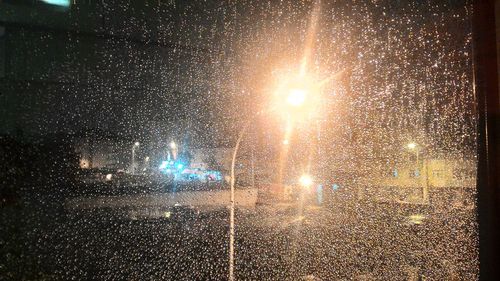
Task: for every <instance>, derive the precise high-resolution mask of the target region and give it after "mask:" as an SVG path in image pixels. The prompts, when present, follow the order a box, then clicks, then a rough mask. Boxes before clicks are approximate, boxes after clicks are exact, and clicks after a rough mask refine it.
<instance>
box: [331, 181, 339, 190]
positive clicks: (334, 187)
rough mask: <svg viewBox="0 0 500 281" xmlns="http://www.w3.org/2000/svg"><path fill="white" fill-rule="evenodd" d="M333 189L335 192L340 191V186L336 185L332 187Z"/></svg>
mask: <svg viewBox="0 0 500 281" xmlns="http://www.w3.org/2000/svg"><path fill="white" fill-rule="evenodd" d="M332 189H333V191H335V190H338V189H339V185H338V184H336V183H334V184H333V185H332Z"/></svg>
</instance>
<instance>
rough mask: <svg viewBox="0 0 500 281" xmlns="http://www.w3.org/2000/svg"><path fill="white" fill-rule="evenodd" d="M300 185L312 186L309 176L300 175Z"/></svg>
mask: <svg viewBox="0 0 500 281" xmlns="http://www.w3.org/2000/svg"><path fill="white" fill-rule="evenodd" d="M299 183H300V185H302V186H303V187H310V186H311V185H312V184H313V179H312V177H311V176H310V175H307V174H305V175H302V176H301V177H300V179H299Z"/></svg>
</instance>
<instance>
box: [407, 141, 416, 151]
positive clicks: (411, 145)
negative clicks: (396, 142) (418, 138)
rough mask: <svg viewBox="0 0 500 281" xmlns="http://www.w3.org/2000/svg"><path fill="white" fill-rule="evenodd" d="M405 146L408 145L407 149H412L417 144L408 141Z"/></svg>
mask: <svg viewBox="0 0 500 281" xmlns="http://www.w3.org/2000/svg"><path fill="white" fill-rule="evenodd" d="M406 147H408V149H411V150H413V149H415V148H417V144H416V143H414V142H410V143H409V144H408V145H407V146H406Z"/></svg>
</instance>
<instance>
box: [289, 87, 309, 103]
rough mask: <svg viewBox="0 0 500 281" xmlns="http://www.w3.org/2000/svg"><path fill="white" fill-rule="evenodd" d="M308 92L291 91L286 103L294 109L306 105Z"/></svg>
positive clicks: (301, 90) (295, 89) (300, 90)
mask: <svg viewBox="0 0 500 281" xmlns="http://www.w3.org/2000/svg"><path fill="white" fill-rule="evenodd" d="M306 96H307V91H306V90H304V89H297V88H294V89H290V91H289V92H288V96H287V98H286V102H288V104H290V105H291V106H294V107H299V106H302V105H303V104H304V102H305V101H306Z"/></svg>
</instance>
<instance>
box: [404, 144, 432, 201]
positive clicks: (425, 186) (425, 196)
mask: <svg viewBox="0 0 500 281" xmlns="http://www.w3.org/2000/svg"><path fill="white" fill-rule="evenodd" d="M407 147H408V149H410V150H413V151H415V155H416V163H415V167H416V169H417V170H416V171H418V172H419V173H420V169H419V164H420V163H419V158H420V149H419V147H418V145H417V144H416V143H414V142H411V143H409V144H408V145H407ZM422 168H423V169H425V182H424V184H423V185H422V200H423V202H424V203H427V202H428V200H429V186H428V185H429V183H428V181H429V175H428V171H429V167H428V165H427V161H425V158H424V161H423V163H422Z"/></svg>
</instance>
